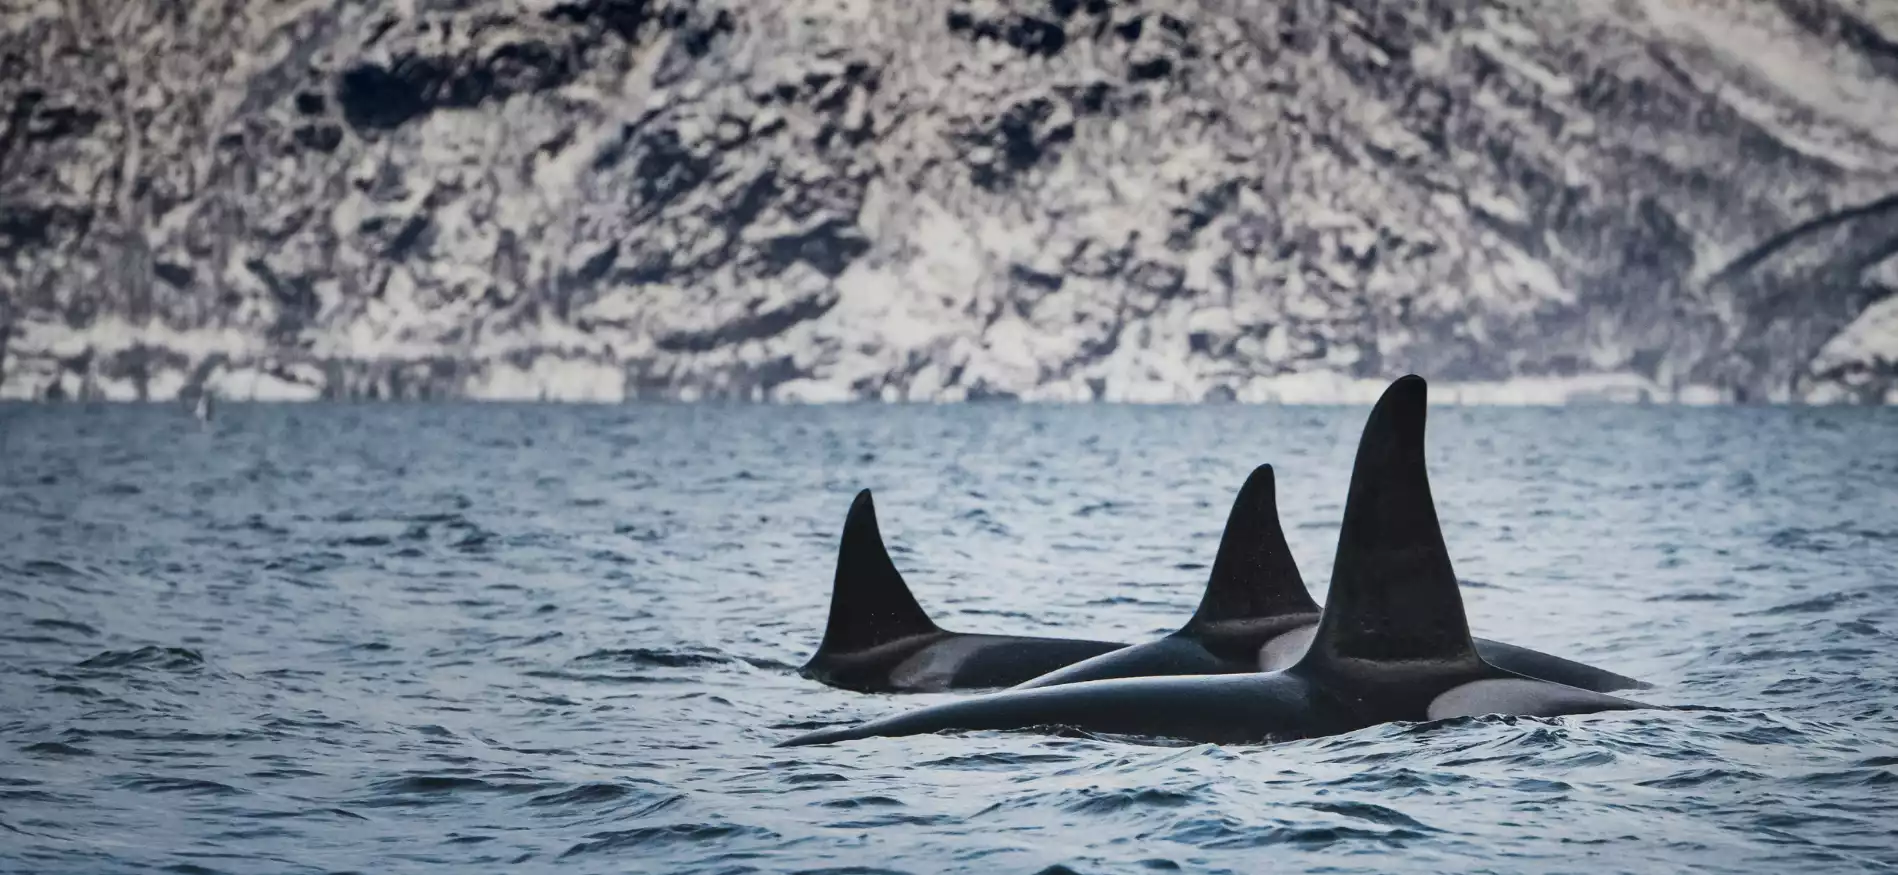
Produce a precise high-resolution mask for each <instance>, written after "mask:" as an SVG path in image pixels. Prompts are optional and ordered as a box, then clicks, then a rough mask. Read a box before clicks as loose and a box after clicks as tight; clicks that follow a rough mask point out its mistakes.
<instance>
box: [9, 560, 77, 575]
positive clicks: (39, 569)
mask: <svg viewBox="0 0 1898 875" xmlns="http://www.w3.org/2000/svg"><path fill="white" fill-rule="evenodd" d="M20 570H21V571H23V572H25V573H26V574H27V575H28V576H30V577H89V576H90V575H88V574H86V573H85V572H83V571H80V570H79V569H77V568H74V567H72V566H71V565H67V564H66V563H64V562H55V561H53V560H51V559H29V560H27V561H26V562H25V563H23V564H21V565H20Z"/></svg>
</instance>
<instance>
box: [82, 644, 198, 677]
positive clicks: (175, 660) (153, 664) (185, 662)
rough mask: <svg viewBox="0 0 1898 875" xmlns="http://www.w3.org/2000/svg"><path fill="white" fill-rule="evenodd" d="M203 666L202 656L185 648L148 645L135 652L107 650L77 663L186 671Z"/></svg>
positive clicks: (95, 665) (92, 666)
mask: <svg viewBox="0 0 1898 875" xmlns="http://www.w3.org/2000/svg"><path fill="white" fill-rule="evenodd" d="M202 665H204V655H203V654H201V653H199V652H198V651H196V650H192V649H190V648H186V647H158V646H156V645H148V646H145V647H140V648H138V649H137V650H107V651H104V652H101V653H99V654H98V655H96V656H93V657H92V658H90V659H87V660H85V661H83V662H81V663H79V667H80V668H151V669H158V670H160V671H188V670H190V669H195V668H198V667H200V666H202Z"/></svg>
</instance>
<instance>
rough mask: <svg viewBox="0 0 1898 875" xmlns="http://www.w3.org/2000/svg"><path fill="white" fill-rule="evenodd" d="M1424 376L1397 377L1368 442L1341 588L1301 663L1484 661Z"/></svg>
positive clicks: (1338, 568) (1336, 573) (1342, 533)
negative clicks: (1461, 578)
mask: <svg viewBox="0 0 1898 875" xmlns="http://www.w3.org/2000/svg"><path fill="white" fill-rule="evenodd" d="M1427 402H1428V395H1427V389H1426V386H1425V384H1424V381H1423V378H1422V377H1418V376H1416V375H1410V376H1406V377H1403V378H1401V379H1399V380H1398V381H1397V382H1395V383H1392V384H1391V386H1390V388H1388V389H1385V390H1384V395H1383V397H1381V398H1379V399H1378V401H1377V406H1376V407H1374V408H1372V410H1371V416H1370V418H1369V419H1368V420H1366V421H1365V423H1364V436H1363V437H1361V438H1360V439H1359V440H1358V455H1357V461H1356V463H1355V464H1354V466H1353V467H1352V469H1351V489H1350V492H1349V493H1348V494H1347V496H1346V498H1345V505H1344V525H1343V527H1342V528H1341V529H1340V530H1339V532H1338V555H1337V560H1336V561H1335V562H1334V563H1333V565H1332V572H1331V594H1330V595H1329V596H1327V597H1326V598H1325V610H1324V616H1323V618H1322V619H1320V620H1319V622H1318V631H1317V634H1316V635H1315V636H1314V637H1313V639H1312V643H1311V646H1310V648H1308V649H1307V650H1306V651H1305V657H1304V659H1303V660H1301V661H1300V663H1299V664H1300V665H1301V666H1307V667H1316V668H1322V669H1344V670H1347V671H1348V670H1349V669H1350V668H1351V667H1352V665H1353V664H1363V663H1408V664H1415V665H1420V666H1421V665H1424V664H1429V665H1434V666H1456V667H1460V668H1465V669H1473V668H1479V667H1480V666H1482V665H1483V663H1482V661H1481V659H1480V658H1479V657H1478V656H1477V654H1476V648H1475V645H1474V644H1473V643H1472V642H1471V641H1470V626H1469V621H1468V619H1466V618H1465V617H1464V614H1463V597H1462V595H1461V594H1460V593H1459V592H1458V591H1457V582H1456V572H1455V570H1454V569H1452V568H1451V566H1450V553H1449V550H1448V548H1446V547H1445V546H1444V543H1443V529H1442V528H1441V527H1440V526H1439V525H1438V524H1437V509H1436V505H1435V503H1434V502H1433V501H1432V500H1431V497H1430V478H1429V475H1428V474H1427V472H1426V471H1425V470H1424V412H1425V408H1426V405H1427Z"/></svg>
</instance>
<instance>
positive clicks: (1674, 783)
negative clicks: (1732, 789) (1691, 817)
mask: <svg viewBox="0 0 1898 875" xmlns="http://www.w3.org/2000/svg"><path fill="white" fill-rule="evenodd" d="M1763 777H1764V776H1762V775H1761V774H1759V773H1758V772H1749V771H1747V770H1745V769H1688V770H1687V771H1684V772H1675V773H1674V774H1672V775H1668V776H1667V777H1665V778H1654V779H1652V780H1647V781H1637V782H1636V786H1640V787H1653V788H1656V789H1660V790H1680V789H1685V788H1688V787H1706V786H1720V785H1723V784H1732V783H1736V782H1746V781H1758V780H1761V779H1762V778H1763Z"/></svg>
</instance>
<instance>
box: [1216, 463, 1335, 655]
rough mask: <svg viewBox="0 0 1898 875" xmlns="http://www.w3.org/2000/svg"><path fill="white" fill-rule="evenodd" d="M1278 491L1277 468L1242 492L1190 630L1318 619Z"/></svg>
mask: <svg viewBox="0 0 1898 875" xmlns="http://www.w3.org/2000/svg"><path fill="white" fill-rule="evenodd" d="M1275 485H1276V484H1275V481H1274V480H1273V476H1272V466H1271V465H1260V466H1259V467H1257V468H1254V469H1252V476H1250V477H1247V478H1246V485H1244V486H1242V487H1240V488H1239V496H1238V497H1237V498H1235V499H1233V502H1232V512H1231V513H1229V514H1227V515H1226V532H1225V534H1224V535H1222V536H1220V539H1219V555H1218V557H1217V558H1215V559H1214V560H1213V571H1212V574H1211V575H1210V576H1209V577H1208V578H1207V580H1206V594H1205V595H1203V596H1201V597H1200V600H1199V610H1197V611H1194V612H1193V619H1192V620H1191V621H1189V622H1188V623H1187V624H1186V628H1187V629H1188V630H1192V629H1194V628H1198V627H1203V626H1205V625H1206V624H1209V623H1220V622H1227V621H1232V620H1255V619H1269V618H1272V617H1283V616H1287V615H1290V614H1316V613H1318V603H1317V602H1315V601H1312V598H1311V593H1310V592H1307V591H1306V590H1305V579H1304V578H1302V577H1300V576H1299V574H1298V563H1297V562H1296V561H1294V560H1293V559H1292V548H1291V547H1290V546H1288V545H1287V544H1286V543H1285V530H1284V529H1283V528H1281V527H1280V526H1279V507H1278V496H1277V495H1276V488H1275Z"/></svg>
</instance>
